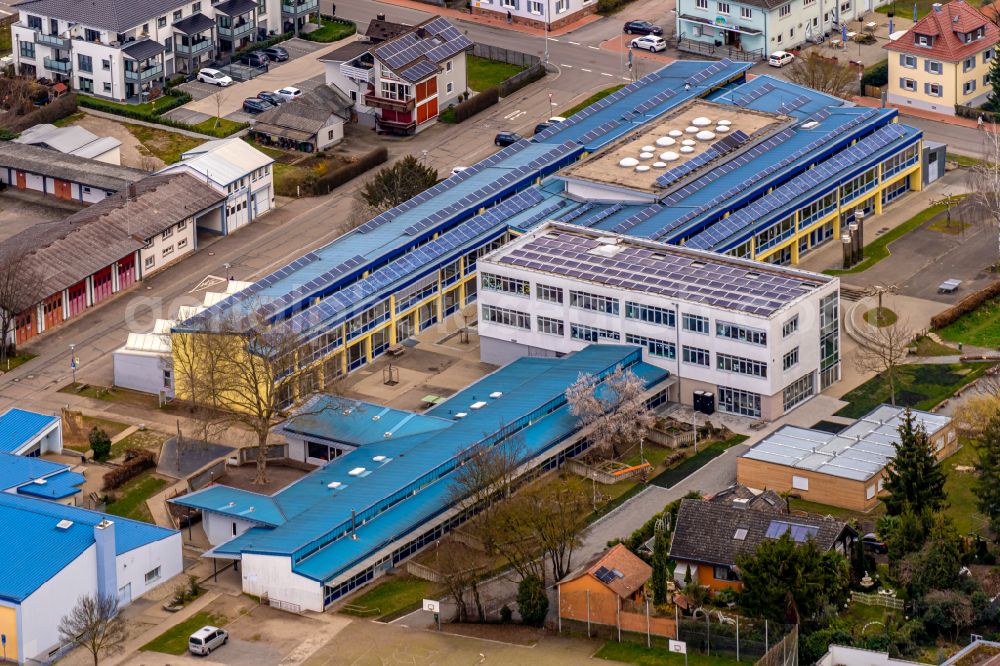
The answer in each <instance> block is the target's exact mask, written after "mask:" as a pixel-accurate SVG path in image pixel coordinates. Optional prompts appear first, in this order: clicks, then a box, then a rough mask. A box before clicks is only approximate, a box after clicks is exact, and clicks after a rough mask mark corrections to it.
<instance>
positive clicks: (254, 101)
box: [243, 97, 274, 113]
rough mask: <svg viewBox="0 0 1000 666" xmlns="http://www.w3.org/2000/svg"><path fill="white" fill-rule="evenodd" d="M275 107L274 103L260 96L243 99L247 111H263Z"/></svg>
mask: <svg viewBox="0 0 1000 666" xmlns="http://www.w3.org/2000/svg"><path fill="white" fill-rule="evenodd" d="M273 108H274V104H271V103H270V102H268V101H267V100H266V99H261V98H260V97H247V98H246V99H245V100H243V110H244V111H246V112H247V113H261V112H263V111H267V110H268V109H273Z"/></svg>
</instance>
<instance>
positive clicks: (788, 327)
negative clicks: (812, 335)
mask: <svg viewBox="0 0 1000 666" xmlns="http://www.w3.org/2000/svg"><path fill="white" fill-rule="evenodd" d="M797 330H799V316H798V315H795V316H794V317H792V318H791V319H789V320H788V321H786V322H785V323H784V324H782V325H781V336H782V337H784V338H787V337H788V336H789V335H791V334H792V333H794V332H795V331H797Z"/></svg>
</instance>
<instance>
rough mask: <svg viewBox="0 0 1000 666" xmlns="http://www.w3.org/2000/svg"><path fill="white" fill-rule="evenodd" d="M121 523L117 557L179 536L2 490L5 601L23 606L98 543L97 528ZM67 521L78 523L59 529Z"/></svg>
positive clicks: (0, 554) (0, 582)
mask: <svg viewBox="0 0 1000 666" xmlns="http://www.w3.org/2000/svg"><path fill="white" fill-rule="evenodd" d="M104 518H108V519H109V520H111V521H113V522H114V523H115V553H116V554H117V555H121V554H123V553H127V552H129V551H131V550H134V549H136V548H139V547H141V546H145V545H147V544H150V543H153V542H156V541H161V540H163V539H166V538H168V537H170V536H172V535H174V534H176V532H175V531H173V530H168V529H164V528H162V527H157V526H155V525H150V524H148V523H140V522H137V521H134V520H128V519H126V518H121V517H119V516H105V515H103V514H100V513H97V512H96V511H89V510H87V509H81V508H79V507H73V506H66V505H65V504H57V503H56V502H49V501H46V500H40V499H34V498H31V497H22V496H20V495H16V494H13V493H6V492H0V540H2V541H3V544H4V547H3V549H0V599H6V600H9V601H13V602H20V601H22V600H24V599H25V598H27V597H28V596H30V595H31V594H32V593H33V592H34V591H35V590H37V589H38V588H39V587H41V586H42V585H43V584H45V582H46V581H48V580H50V579H51V578H52V577H53V576H55V575H56V574H58V573H59V572H60V571H62V569H63V568H64V567H66V565H68V564H69V563H70V562H72V561H73V560H75V559H76V558H77V557H79V556H80V555H81V554H83V553H84V552H85V551H86V550H87V549H88V548H90V546H91V545H92V544H93V543H94V526H95V525H97V524H98V523H100V522H101V521H102V520H103V519H104ZM62 520H69V521H71V522H72V523H73V524H72V525H70V526H69V527H68V528H66V529H60V528H58V527H56V524H57V523H59V522H60V521H62Z"/></svg>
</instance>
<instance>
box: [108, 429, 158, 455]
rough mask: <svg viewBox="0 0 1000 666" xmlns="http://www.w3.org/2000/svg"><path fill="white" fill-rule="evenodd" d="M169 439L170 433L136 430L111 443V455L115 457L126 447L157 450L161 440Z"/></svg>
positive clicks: (123, 451) (126, 448) (125, 449)
mask: <svg viewBox="0 0 1000 666" xmlns="http://www.w3.org/2000/svg"><path fill="white" fill-rule="evenodd" d="M168 439H170V435H167V434H165V433H162V432H157V431H155V430H137V431H135V432H134V433H132V434H131V435H129V436H128V437H124V438H122V439H120V440H118V441H117V442H115V443H114V444H112V445H111V457H112V458H117V457H118V456H120V455H122V454H123V453H125V451H127V450H128V449H137V448H142V449H150V450H151V451H159V450H160V447H161V446H163V442H165V441H167V440H168Z"/></svg>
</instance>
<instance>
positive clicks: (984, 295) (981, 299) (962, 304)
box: [931, 280, 1000, 328]
mask: <svg viewBox="0 0 1000 666" xmlns="http://www.w3.org/2000/svg"><path fill="white" fill-rule="evenodd" d="M997 296H1000V280H997V281H996V282H994V283H993V284H991V285H989V286H987V287H985V288H983V289H980V290H979V291H975V292H972V293H971V294H969V295H968V296H966V297H965V298H963V299H962V300H960V301H959V302H958V303H956V304H955V305H953V306H951V307H950V308H948V309H947V310H945V311H944V312H941V313H939V314H936V315H934V316H933V317H931V328H944V327H945V326H948V325H949V324H953V323H955V322H956V321H957V320H958V319H960V318H961V317H962V316H964V315H967V314H969V313H970V312H972V311H973V310H975V309H976V308H978V307H979V306H980V305H982V304H983V303H985V302H986V301H988V300H990V299H992V298H996V297H997Z"/></svg>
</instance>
